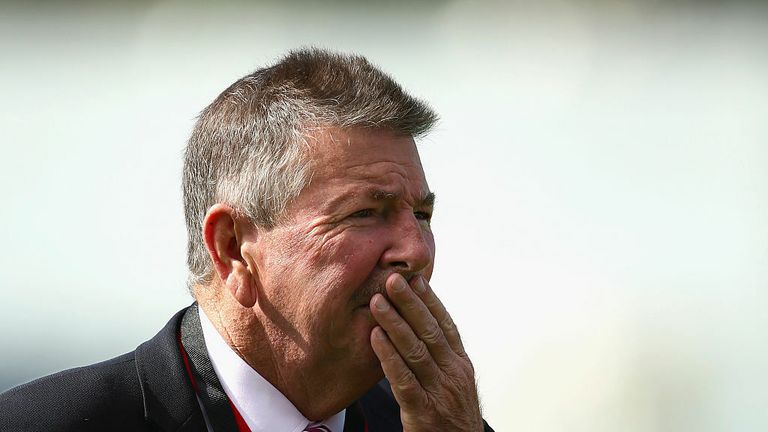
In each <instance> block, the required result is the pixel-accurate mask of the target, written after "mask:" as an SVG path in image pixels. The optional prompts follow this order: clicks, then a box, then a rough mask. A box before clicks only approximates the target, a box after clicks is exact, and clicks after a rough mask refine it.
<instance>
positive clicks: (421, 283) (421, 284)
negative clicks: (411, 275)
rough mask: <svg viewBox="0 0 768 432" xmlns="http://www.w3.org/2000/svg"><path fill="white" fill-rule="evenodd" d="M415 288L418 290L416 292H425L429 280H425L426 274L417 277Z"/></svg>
mask: <svg viewBox="0 0 768 432" xmlns="http://www.w3.org/2000/svg"><path fill="white" fill-rule="evenodd" d="M413 290H414V291H416V294H424V291H426V290H427V281H425V280H424V276H417V277H416V283H415V284H413Z"/></svg>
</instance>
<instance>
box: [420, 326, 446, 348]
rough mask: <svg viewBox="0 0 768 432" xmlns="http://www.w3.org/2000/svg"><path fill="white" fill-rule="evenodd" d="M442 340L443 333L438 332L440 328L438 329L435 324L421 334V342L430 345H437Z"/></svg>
mask: <svg viewBox="0 0 768 432" xmlns="http://www.w3.org/2000/svg"><path fill="white" fill-rule="evenodd" d="M442 338H443V332H442V330H440V327H438V326H437V324H435V325H431V326H429V327H427V328H426V329H425V330H424V332H422V334H421V340H423V341H424V342H426V343H428V344H430V345H435V344H437V343H439V342H440V341H441V340H442Z"/></svg>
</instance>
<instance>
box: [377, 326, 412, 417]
mask: <svg viewBox="0 0 768 432" xmlns="http://www.w3.org/2000/svg"><path fill="white" fill-rule="evenodd" d="M371 347H372V348H373V352H374V353H375V354H376V357H378V359H379V362H380V363H381V369H382V370H383V371H384V375H385V376H386V377H387V380H389V384H390V386H391V387H392V393H393V394H394V395H395V399H396V400H397V403H398V404H400V406H401V407H409V406H418V405H417V404H418V403H419V402H421V401H423V399H424V398H425V392H424V389H423V388H422V386H421V384H420V383H419V381H418V379H417V378H416V376H415V375H414V374H413V371H411V369H410V368H409V367H408V365H407V364H406V363H405V361H404V360H403V358H402V357H401V356H400V353H398V351H397V349H396V348H395V346H394V345H393V344H392V341H391V340H390V339H389V337H388V336H387V333H386V332H385V331H384V330H383V329H382V328H381V327H378V326H377V327H374V328H373V330H372V331H371Z"/></svg>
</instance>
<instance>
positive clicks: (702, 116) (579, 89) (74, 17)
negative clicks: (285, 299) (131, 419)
mask: <svg viewBox="0 0 768 432" xmlns="http://www.w3.org/2000/svg"><path fill="white" fill-rule="evenodd" d="M305 45H316V46H321V47H327V48H333V49H337V50H342V51H354V52H359V53H362V54H364V55H366V56H367V57H368V58H369V59H371V60H372V61H373V62H375V63H376V64H378V65H380V66H381V67H382V68H383V69H384V70H386V71H388V72H390V73H391V74H392V75H393V76H394V77H395V78H396V79H397V80H398V81H399V82H400V83H401V84H403V85H404V86H405V87H406V88H407V89H409V90H410V91H411V92H412V93H414V94H416V95H417V96H420V97H422V98H424V99H426V100H428V101H429V102H431V103H432V105H433V106H434V107H435V108H436V110H437V111H438V112H439V113H441V115H442V122H441V124H440V126H439V128H438V130H437V131H436V132H435V133H434V134H432V135H430V137H429V138H427V139H426V140H424V141H423V142H422V143H421V151H422V158H423V162H424V165H425V168H426V171H427V174H428V178H429V180H430V185H431V187H432V188H433V190H435V191H436V193H437V195H438V206H437V212H436V215H435V221H434V230H435V232H436V236H437V240H438V263H437V268H436V273H435V275H434V279H433V286H434V287H435V288H436V289H437V290H438V292H439V294H440V295H441V297H442V298H443V300H444V302H445V303H446V304H447V305H448V307H449V310H451V311H452V314H453V315H454V318H455V319H456V321H457V322H458V323H459V325H460V328H461V330H462V334H463V337H464V339H465V341H466V345H467V348H468V350H469V353H470V355H471V356H472V358H473V360H474V363H475V366H476V369H477V371H478V375H479V387H480V392H481V396H482V399H483V405H484V413H485V417H486V418H487V419H488V420H489V422H490V423H491V424H492V425H493V426H494V428H495V429H496V430H498V431H505V430H508V431H547V432H548V431H606V432H607V431H630V432H631V431H676V432H677V431H696V432H701V431H726V430H727V431H765V430H768V410H766V406H768V366H766V365H768V313H766V309H768V5H766V4H765V3H760V2H752V3H750V2H715V1H701V2H693V1H691V2H681V1H672V2H661V1H645V2H640V1H611V2H609V1H586V0H581V1H552V0H547V1H539V2H498V3H493V2H470V1H445V2H443V1H422V2H413V3H412V2H408V1H388V2H377V3H364V2H363V3H360V2H353V1H336V2H330V3H323V4H320V2H298V1H287V2H277V1H275V2H244V1H243V2H222V3H216V5H215V6H214V5H213V3H210V4H209V3H207V2H187V1H158V2H103V3H100V2H93V3H72V2H70V3H68V4H63V3H59V2H44V3H39V2H28V3H24V2H18V3H0V52H1V53H2V55H0V74H2V76H1V78H2V79H0V95H2V102H1V103H0V130H1V131H2V138H0V146H2V147H0V149H1V150H2V153H1V156H0V193H1V194H2V195H1V196H2V205H0V244H1V245H2V247H1V248H0V270H1V271H2V275H3V281H2V282H0V288H1V289H2V297H0V298H1V301H0V347H1V348H0V352H2V355H0V359H2V368H0V391H2V390H4V389H7V388H10V387H12V386H14V385H16V384H19V383H21V382H24V381H27V380H30V379H32V378H34V377H38V376H40V375H43V374H47V373H50V372H54V371H57V370H60V369H63V368H67V367H72V366H76V365H82V364H88V363H92V362H95V361H98V360H102V359H106V358H108V357H111V356H114V355H118V354H121V353H123V352H127V351H130V350H132V349H133V348H134V347H135V346H136V345H138V344H139V343H141V342H142V341H144V340H146V339H148V338H149V337H151V336H152V335H153V334H154V333H155V332H156V331H157V330H158V329H160V327H161V326H162V325H163V324H164V323H165V322H166V321H167V320H168V318H169V317H170V315H171V314H172V313H173V312H175V311H176V310H178V309H181V308H182V307H184V306H185V305H187V304H188V303H189V302H191V298H190V297H189V296H188V294H187V292H186V287H185V277H186V270H185V263H184V251H185V249H184V248H185V231H184V222H183V217H182V207H181V198H180V187H179V183H180V172H181V155H182V151H183V146H184V142H185V139H186V138H187V136H188V134H189V131H190V129H191V126H192V124H193V121H194V118H195V116H196V115H197V113H198V112H199V111H200V110H201V109H202V108H203V107H204V106H205V105H207V104H208V103H209V102H210V101H211V100H212V99H213V98H214V97H215V96H216V95H217V94H218V93H219V92H220V91H221V90H223V89H224V88H225V87H227V86H228V85H229V84H230V83H231V82H232V81H234V80H235V79H237V78H239V77H240V76H242V75H245V74H246V73H248V72H250V71H251V70H253V69H256V68H257V67H260V66H263V65H265V64H267V63H270V62H273V61H275V60H276V59H277V58H279V57H280V56H281V55H282V54H284V53H285V52H286V51H287V50H289V49H291V48H296V47H300V46H305Z"/></svg>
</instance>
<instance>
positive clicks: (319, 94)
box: [182, 48, 437, 290]
mask: <svg viewBox="0 0 768 432" xmlns="http://www.w3.org/2000/svg"><path fill="white" fill-rule="evenodd" d="M436 122H437V115H436V114H435V112H434V111H433V110H432V109H431V108H430V107H429V106H428V105H427V104H425V103H424V102H422V101H420V100H418V99H416V98H413V97H412V96H410V95H408V94H407V93H406V92H405V91H404V90H403V89H402V88H401V87H400V86H399V85H398V84H397V83H395V81H394V80H393V79H392V78H391V77H389V76H388V75H387V74H385V73H384V72H382V71H381V70H379V69H377V68H376V67H375V66H373V65H372V64H371V63H369V62H368V60H366V59H365V58H364V57H362V56H358V55H344V54H338V53H332V52H329V51H326V50H321V49H317V48H308V49H301V50H297V51H292V52H290V53H289V54H288V55H287V56H286V57H284V58H283V59H282V60H280V61H279V62H278V63H276V64H275V65H273V66H270V67H266V68H262V69H259V70H257V71H255V72H253V73H251V74H249V75H246V76H245V77H243V78H241V79H239V80H237V81H236V82H235V83H234V84H232V85H231V86H229V88H227V89H226V90H224V91H223V92H222V93H221V94H220V95H219V96H218V97H217V98H216V99H215V100H214V101H213V102H212V103H211V104H210V105H208V107H206V108H205V109H204V110H203V111H202V112H201V114H200V116H199V117H198V119H197V122H196V123H195V126H194V128H193V130H192V134H191V136H190V138H189V141H188V143H187V148H186V151H185V154H184V171H183V177H182V189H183V194H184V213H185V219H186V224H187V236H188V241H187V265H188V267H189V272H190V276H189V288H190V290H191V289H192V288H193V287H194V286H195V285H203V284H208V283H210V281H211V279H212V276H213V265H212V262H211V260H210V258H209V256H208V252H207V250H206V248H205V244H204V242H203V228H202V224H203V219H204V218H205V215H206V213H207V211H208V209H209V208H210V207H211V206H213V205H214V204H216V203H226V204H228V205H230V206H232V207H233V208H234V209H235V210H236V211H237V212H238V213H240V214H242V215H243V216H245V217H247V218H248V219H249V220H250V221H251V223H253V224H255V225H256V226H258V227H260V228H263V229H267V230H268V229H271V228H273V227H275V226H276V225H277V224H278V223H279V222H280V217H281V215H282V213H283V211H284V210H285V208H286V206H287V205H288V204H289V203H290V202H291V200H293V199H294V198H296V197H297V196H298V195H299V193H301V191H302V189H303V188H304V187H305V186H306V185H307V183H308V182H309V179H310V178H311V174H312V173H311V168H312V167H311V160H309V158H308V157H307V149H308V148H309V147H310V146H311V142H312V140H311V139H309V138H311V137H312V134H313V132H315V131H318V130H321V129H323V128H339V129H348V128H374V129H386V130H390V131H392V132H394V133H397V134H400V135H410V136H413V137H418V136H422V135H424V134H426V133H427V132H429V130H430V129H431V128H432V127H433V126H434V124H435V123H436Z"/></svg>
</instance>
